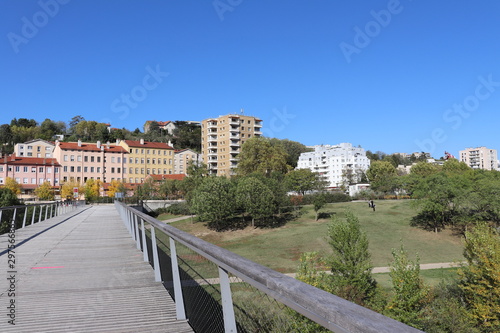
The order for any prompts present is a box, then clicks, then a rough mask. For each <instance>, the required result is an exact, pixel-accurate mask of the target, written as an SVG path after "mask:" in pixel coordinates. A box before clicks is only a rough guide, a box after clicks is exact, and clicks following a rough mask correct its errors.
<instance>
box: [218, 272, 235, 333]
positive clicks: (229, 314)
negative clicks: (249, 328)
mask: <svg viewBox="0 0 500 333" xmlns="http://www.w3.org/2000/svg"><path fill="white" fill-rule="evenodd" d="M219 281H220V294H221V302H222V313H223V316H224V332H226V333H228V332H234V333H236V332H237V331H236V320H235V319H234V308H233V298H232V296H231V286H230V282H229V275H228V274H227V272H226V271H225V270H224V269H223V268H221V267H219Z"/></svg>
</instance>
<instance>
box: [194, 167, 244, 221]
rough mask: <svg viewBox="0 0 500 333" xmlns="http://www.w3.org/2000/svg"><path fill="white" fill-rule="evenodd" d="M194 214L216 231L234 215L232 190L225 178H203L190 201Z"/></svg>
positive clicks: (229, 182)
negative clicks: (207, 222) (211, 224)
mask: <svg viewBox="0 0 500 333" xmlns="http://www.w3.org/2000/svg"><path fill="white" fill-rule="evenodd" d="M191 207H192V208H193V210H194V212H195V213H196V214H197V215H198V216H199V217H200V218H201V219H202V220H204V221H209V222H212V223H213V224H214V225H215V227H216V228H217V229H219V228H221V227H222V226H223V225H224V224H225V220H226V219H227V218H228V217H230V216H231V215H232V214H233V213H234V208H235V200H234V188H233V184H232V183H231V181H230V180H229V179H227V178H225V177H205V178H203V181H202V183H201V184H200V185H199V186H198V187H197V188H196V189H195V191H194V194H193V198H192V200H191Z"/></svg>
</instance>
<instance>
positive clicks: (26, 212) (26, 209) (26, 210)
mask: <svg viewBox="0 0 500 333" xmlns="http://www.w3.org/2000/svg"><path fill="white" fill-rule="evenodd" d="M27 216H28V206H26V208H25V209H24V217H23V226H22V228H24V227H26V217H27Z"/></svg>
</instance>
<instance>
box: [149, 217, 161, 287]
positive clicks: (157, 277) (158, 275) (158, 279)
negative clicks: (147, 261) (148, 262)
mask: <svg viewBox="0 0 500 333" xmlns="http://www.w3.org/2000/svg"><path fill="white" fill-rule="evenodd" d="M151 244H152V245H151V246H152V247H153V248H152V252H153V266H154V269H155V281H156V282H161V272H160V260H158V247H157V246H156V235H155V227H153V226H151Z"/></svg>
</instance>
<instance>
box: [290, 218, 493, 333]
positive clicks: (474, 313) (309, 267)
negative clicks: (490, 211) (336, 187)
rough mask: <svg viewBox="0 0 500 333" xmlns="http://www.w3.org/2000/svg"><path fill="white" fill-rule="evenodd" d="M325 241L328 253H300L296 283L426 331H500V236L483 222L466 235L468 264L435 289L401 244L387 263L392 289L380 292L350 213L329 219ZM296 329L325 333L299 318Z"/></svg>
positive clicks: (365, 244)
mask: <svg viewBox="0 0 500 333" xmlns="http://www.w3.org/2000/svg"><path fill="white" fill-rule="evenodd" d="M328 241H329V244H330V246H331V250H332V251H331V253H330V254H329V255H327V256H320V255H319V254H318V253H316V252H311V253H304V254H302V256H301V260H300V266H299V270H298V274H297V278H298V279H300V280H302V281H304V282H306V283H309V284H311V285H314V286H316V287H318V288H321V289H323V290H326V291H328V292H331V293H333V294H336V295H338V296H340V297H342V298H344V299H347V300H349V301H352V302H355V303H357V304H360V305H363V306H367V307H369V308H372V309H373V310H375V311H378V312H381V313H383V314H385V315H387V316H389V317H392V318H394V319H396V320H399V321H401V322H403V323H406V324H408V325H410V326H413V327H416V328H419V329H423V330H425V331H426V332H454V333H455V332H464V333H465V332H468V333H469V332H498V331H499V330H500V275H499V272H500V235H499V234H498V233H497V232H496V230H495V229H493V228H491V227H490V226H489V225H487V224H486V223H479V224H477V225H476V226H475V227H474V228H472V229H471V230H469V231H467V232H466V238H465V241H464V242H465V244H464V245H465V249H464V256H465V258H466V260H467V263H466V264H463V265H462V266H461V267H460V268H459V271H458V273H459V274H458V276H459V277H458V279H456V280H452V281H449V282H448V283H445V282H442V283H441V285H439V286H438V287H435V288H432V287H430V286H428V285H426V284H425V283H424V282H423V280H422V278H421V277H420V266H419V260H418V256H417V257H416V259H415V260H412V259H410V258H409V255H408V253H407V251H406V250H405V249H404V246H403V244H401V247H400V248H399V249H393V252H392V255H393V261H392V262H391V263H390V264H389V267H390V274H389V275H390V278H391V280H392V285H393V287H392V291H391V292H390V293H386V292H385V291H384V290H382V289H381V288H379V287H378V286H377V284H376V282H375V280H374V278H373V276H372V273H371V271H372V268H373V267H372V264H371V260H370V253H369V251H368V240H367V237H366V234H365V233H364V232H363V231H362V230H361V229H360V226H359V221H358V219H357V217H356V216H355V215H353V214H352V213H350V212H346V214H345V218H338V217H335V218H334V219H333V220H332V222H331V224H330V225H329V228H328ZM296 326H297V329H298V330H299V331H301V332H322V331H324V330H323V329H322V328H321V327H319V326H318V325H316V324H314V323H312V322H310V321H309V320H307V319H305V318H303V317H300V316H297V320H296Z"/></svg>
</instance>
